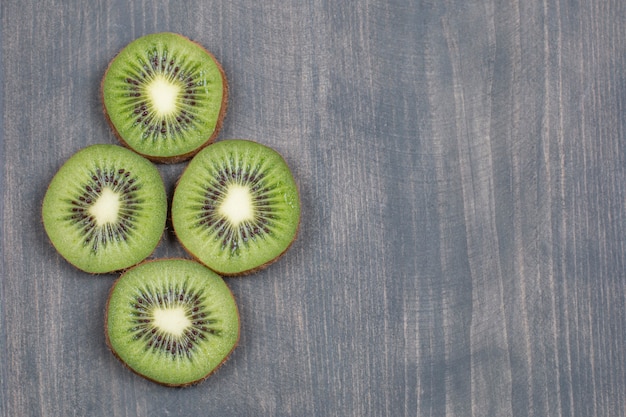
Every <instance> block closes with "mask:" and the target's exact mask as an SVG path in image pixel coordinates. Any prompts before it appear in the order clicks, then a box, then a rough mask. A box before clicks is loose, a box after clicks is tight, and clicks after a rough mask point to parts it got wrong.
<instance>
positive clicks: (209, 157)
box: [172, 140, 300, 275]
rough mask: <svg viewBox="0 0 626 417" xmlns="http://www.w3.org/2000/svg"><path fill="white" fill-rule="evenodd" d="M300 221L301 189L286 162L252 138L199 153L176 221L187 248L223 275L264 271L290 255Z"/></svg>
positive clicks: (184, 183) (183, 182)
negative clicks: (299, 189) (284, 256)
mask: <svg viewBox="0 0 626 417" xmlns="http://www.w3.org/2000/svg"><path fill="white" fill-rule="evenodd" d="M299 222H300V200H299V196H298V189H297V186H296V183H295V181H294V179H293V176H292V174H291V171H290V170H289V167H288V166H287V164H286V163H285V161H284V159H283V158H282V157H281V156H280V155H279V154H278V153H277V152H276V151H274V150H273V149H271V148H268V147H267V146H264V145H261V144H259V143H256V142H252V141H248V140H224V141H220V142H217V143H214V144H212V145H210V146H208V147H206V148H205V149H203V150H202V151H201V152H199V153H198V154H197V155H196V156H195V157H194V158H193V159H192V160H191V162H190V163H189V165H188V166H187V168H186V169H185V171H184V172H183V174H182V176H181V177H180V179H179V181H178V184H177V186H176V189H175V191H174V198H173V201H172V223H173V225H174V230H175V232H176V235H177V236H178V239H179V240H180V242H181V244H182V245H183V246H184V247H185V248H186V249H187V251H188V252H189V253H190V254H191V255H192V256H194V257H195V258H196V259H198V260H199V261H200V262H202V263H203V264H205V265H206V266H208V267H209V268H211V269H213V270H214V271H217V272H218V273H220V274H222V275H241V274H245V273H250V272H253V271H255V270H258V269H260V268H262V267H264V266H265V265H268V264H269V263H271V262H272V261H274V260H276V259H277V258H278V257H279V256H280V255H281V254H282V253H284V252H285V251H286V250H287V248H288V247H289V245H290V244H291V242H292V241H293V240H294V238H295V236H296V233H297V231H298V226H299Z"/></svg>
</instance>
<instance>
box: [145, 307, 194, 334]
mask: <svg viewBox="0 0 626 417" xmlns="http://www.w3.org/2000/svg"><path fill="white" fill-rule="evenodd" d="M153 315H154V325H155V326H156V327H158V328H159V329H161V330H163V331H165V332H168V333H170V334H172V335H174V336H182V334H183V332H184V331H185V329H186V328H188V327H189V326H191V321H190V320H189V317H187V315H186V314H185V309H183V308H182V307H175V308H157V309H155V310H154V312H153Z"/></svg>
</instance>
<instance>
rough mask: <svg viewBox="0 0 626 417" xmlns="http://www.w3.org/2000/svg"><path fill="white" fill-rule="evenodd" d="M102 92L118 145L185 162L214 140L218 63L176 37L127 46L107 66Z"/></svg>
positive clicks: (221, 79)
mask: <svg viewBox="0 0 626 417" xmlns="http://www.w3.org/2000/svg"><path fill="white" fill-rule="evenodd" d="M101 90H102V91H101V92H102V101H103V104H104V110H105V114H106V116H107V118H108V120H109V122H110V124H111V126H112V127H113V129H114V131H115V133H116V135H117V136H118V138H119V139H120V140H121V142H122V143H123V144H125V145H126V146H128V147H130V148H131V149H133V150H134V151H136V152H138V153H140V154H141V155H143V156H145V157H147V158H149V159H151V160H153V161H157V162H167V163H173V162H178V161H182V160H185V159H188V158H190V157H191V156H193V155H194V154H195V153H196V152H197V151H198V150H199V149H200V148H202V147H203V146H206V145H208V144H209V143H211V142H212V141H213V140H214V139H215V137H216V135H217V133H218V132H219V130H220V128H221V125H222V120H223V118H224V115H225V113H226V105H227V98H228V87H227V82H226V77H225V75H224V71H223V70H222V67H221V66H220V64H219V62H218V61H217V60H216V59H215V57H214V56H213V55H212V54H211V53H210V52H208V51H207V50H206V49H204V48H203V47H202V46H200V45H199V44H198V43H196V42H194V41H191V40H190V39H188V38H186V37H184V36H182V35H179V34H176V33H155V34H151V35H147V36H143V37H141V38H138V39H136V40H135V41H133V42H131V43H130V44H128V45H127V46H126V47H125V48H124V49H122V50H121V51H120V52H119V53H118V54H117V55H116V56H115V58H113V60H112V61H111V62H110V64H109V66H108V68H107V70H106V73H105V75H104V78H103V80H102V85H101Z"/></svg>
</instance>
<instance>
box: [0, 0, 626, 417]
mask: <svg viewBox="0 0 626 417" xmlns="http://www.w3.org/2000/svg"><path fill="white" fill-rule="evenodd" d="M0 11H1V19H2V26H1V33H0V36H1V38H0V41H1V45H2V57H1V66H0V80H1V83H0V94H1V97H2V101H1V104H0V114H1V118H0V127H1V130H0V135H1V136H0V142H1V149H2V156H3V158H2V166H1V167H0V168H1V171H0V172H1V178H0V184H1V190H2V205H1V206H0V215H1V220H2V226H1V243H0V244H1V250H2V267H1V268H2V269H1V273H2V280H1V285H0V311H1V319H0V383H1V384H2V387H1V389H0V415H2V416H73V415H76V416H190V415H207V416H208V415H215V416H218V415H219V416H289V415H290V416H580V417H593V416H597V417H609V416H615V417H623V416H624V415H626V350H625V348H624V344H625V342H626V274H625V265H626V256H625V251H626V215H625V207H626V145H625V141H626V75H625V74H626V71H625V68H626V25H625V24H624V23H625V22H626V2H624V1H622V0H602V1H599V0H598V1H595V0H582V1H579V2H576V1H564V0H544V1H528V2H526V1H509V0H497V1H489V0H470V1H468V0H441V1H428V0H395V1H376V0H364V1H330V0H327V1H323V0H313V1H308V2H301V1H289V0H287V1H278V0H268V1H266V0H263V1H262V2H261V1H231V0H222V1H220V0H216V1H213V2H210V1H200V0H198V1H185V2H181V1H160V2H149V1H145V2H143V1H142V2H134V3H131V4H127V2H123V1H113V0H111V1H104V0H93V1H82V2H79V1H60V0H57V1H53V0H43V1H32V2H29V1H25V2H21V1H16V0H3V1H2V3H1V6H0ZM157 31H173V32H179V33H182V34H185V35H187V36H189V37H191V38H192V39H194V40H197V41H198V42H200V43H201V44H203V45H204V46H205V47H207V48H208V49H209V50H211V51H212V52H213V53H214V54H215V55H216V57H217V58H218V59H219V60H220V61H221V63H222V64H223V66H224V69H225V71H226V74H227V76H228V79H229V81H230V86H231V97H230V98H231V100H230V107H229V112H228V114H227V116H226V119H225V122H224V128H223V131H222V133H221V134H220V137H219V139H224V138H247V139H254V140H257V141H259V142H262V143H264V144H267V145H269V146H272V147H274V148H275V149H277V150H278V151H280V152H281V153H282V154H283V155H284V156H285V158H286V160H287V162H288V163H289V165H290V166H291V167H292V168H293V171H294V174H295V176H296V178H297V180H298V183H299V186H300V191H301V197H302V205H303V212H302V215H303V217H302V226H301V231H300V235H299V238H298V240H297V241H296V242H295V244H294V246H293V247H292V248H291V249H290V251H289V252H288V253H287V254H286V255H285V257H284V258H282V259H281V261H280V262H278V263H276V264H274V265H272V266H271V267H270V268H269V269H267V270H265V271H263V272H260V273H258V274H256V275H254V276H249V277H244V278H235V279H229V280H228V281H227V283H228V285H229V286H230V287H231V288H232V291H233V293H234V294H235V296H236V297H237V300H238V303H239V307H240V310H241V315H242V333H241V341H240V346H239V347H238V348H237V350H236V351H235V352H234V354H233V356H232V357H231V359H230V360H229V361H228V362H227V363H226V364H225V365H224V366H223V367H222V368H221V369H220V370H219V371H218V372H217V373H216V374H215V375H213V376H212V377H211V378H209V379H208V380H207V381H206V382H205V383H203V384H201V385H198V386H195V387H191V388H187V389H168V388H164V387H160V386H158V385H155V384H153V383H151V382H148V381H146V380H144V379H142V378H140V377H137V376H135V375H134V374H131V373H130V372H129V371H127V370H126V369H124V368H123V367H122V366H121V365H120V363H119V362H117V360H116V359H115V358H114V357H113V356H112V355H111V354H110V353H109V352H108V351H107V349H106V347H105V343H104V336H103V329H102V327H103V322H102V321H103V309H104V305H105V299H106V296H107V293H108V291H109V288H110V286H111V284H112V282H113V281H114V279H115V277H116V276H115V275H105V276H87V275H86V274H84V273H81V272H79V271H77V270H75V269H73V268H72V267H70V266H69V265H68V264H67V262H65V261H64V260H62V259H61V258H60V257H59V255H57V253H56V252H55V250H54V249H53V248H52V247H51V245H50V244H49V243H48V241H47V238H46V236H45V233H44V231H43V228H42V225H41V223H40V204H41V200H42V198H43V195H44V192H45V189H46V186H47V184H48V182H49V181H50V179H51V178H52V176H53V175H54V173H55V172H56V170H57V169H58V168H59V166H60V164H61V163H63V161H65V160H66V159H67V158H68V157H69V156H70V155H72V154H73V153H74V152H76V151H77V150H79V149H80V148H82V147H84V146H86V145H89V144H94V143H115V138H114V136H113V134H112V133H111V131H110V129H109V128H108V126H107V125H106V122H105V119H104V116H103V114H102V110H101V107H100V104H99V98H98V84H99V82H100V79H101V77H102V75H103V73H104V70H105V68H106V65H107V63H108V61H109V60H110V59H111V58H112V57H113V56H114V54H115V53H116V52H117V51H118V50H119V49H120V48H122V47H123V46H125V45H126V44H127V43H128V42H130V41H131V40H133V39H135V38H136V37H138V36H141V35H143V34H147V33H152V32H157ZM183 167H184V164H179V165H174V166H161V167H160V170H161V172H162V173H163V175H164V177H165V179H166V181H167V184H168V192H170V193H171V192H172V190H173V186H174V182H175V180H176V178H177V177H178V176H179V175H180V172H181V171H182V169H183ZM170 230H171V229H170ZM170 230H168V233H167V234H166V235H165V237H164V241H163V242H162V244H161V245H160V246H159V248H158V250H157V252H156V253H155V257H159V258H160V257H172V256H186V255H185V253H184V252H183V251H182V249H181V248H180V246H179V245H178V244H177V243H176V241H175V239H174V237H173V235H172V233H171V231H170Z"/></svg>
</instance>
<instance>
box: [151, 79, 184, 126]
mask: <svg viewBox="0 0 626 417" xmlns="http://www.w3.org/2000/svg"><path fill="white" fill-rule="evenodd" d="M147 90H148V95H149V96H150V100H151V101H152V105H153V106H154V110H155V112H156V113H157V114H158V115H159V116H165V115H168V114H172V113H173V112H174V111H175V110H176V100H177V98H178V93H179V92H180V87H179V86H177V85H175V84H173V83H171V82H170V81H168V80H167V79H165V78H163V77H156V78H155V79H154V80H153V81H152V82H151V83H150V84H149V85H148V87H147Z"/></svg>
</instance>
